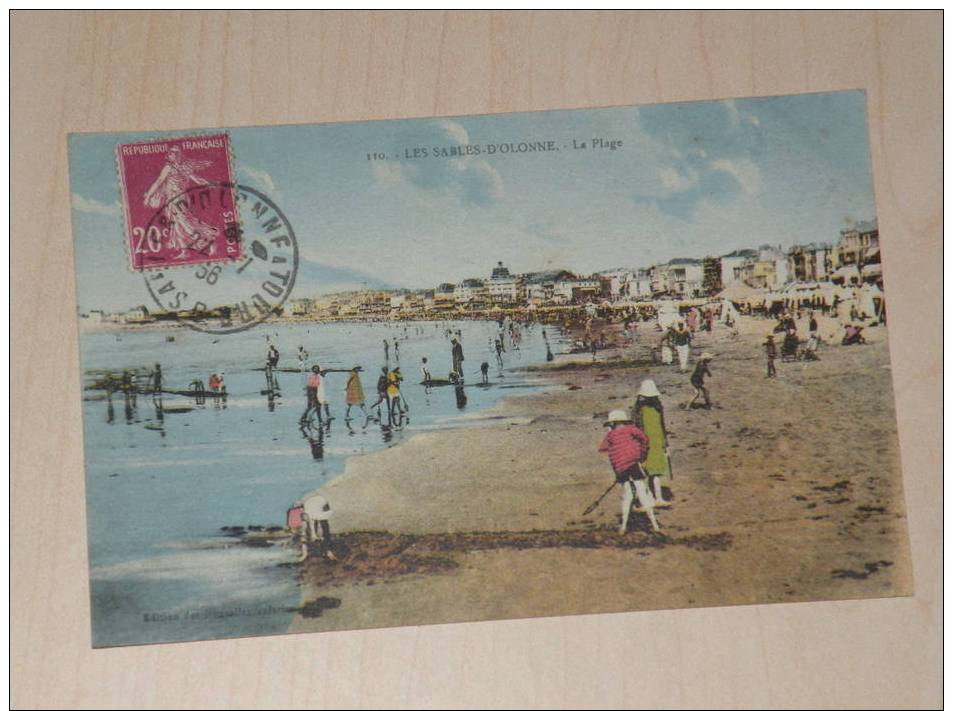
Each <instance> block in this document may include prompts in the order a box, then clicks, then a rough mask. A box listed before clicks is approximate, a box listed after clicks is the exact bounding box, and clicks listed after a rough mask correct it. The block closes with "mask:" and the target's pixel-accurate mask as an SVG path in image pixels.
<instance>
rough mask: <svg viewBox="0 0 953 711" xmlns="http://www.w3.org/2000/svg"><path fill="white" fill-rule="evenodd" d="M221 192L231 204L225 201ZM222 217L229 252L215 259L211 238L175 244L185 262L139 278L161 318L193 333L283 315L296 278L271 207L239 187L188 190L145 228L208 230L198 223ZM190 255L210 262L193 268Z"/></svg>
mask: <svg viewBox="0 0 953 711" xmlns="http://www.w3.org/2000/svg"><path fill="white" fill-rule="evenodd" d="M226 191H227V192H229V193H231V196H232V197H233V199H232V200H225V199H223V195H224V192H226ZM232 206H234V210H227V209H226V210H225V212H224V213H223V207H224V208H229V207H232ZM223 216H224V219H225V225H226V226H225V232H226V235H225V237H226V244H227V247H228V251H230V252H232V253H230V254H215V253H214V252H215V250H214V249H212V248H210V242H209V240H204V239H201V237H200V236H196V238H194V239H191V240H190V241H189V243H187V244H182V245H181V248H182V254H183V259H184V260H185V261H186V263H185V264H182V265H175V264H174V263H172V264H169V265H168V266H166V267H165V268H161V269H158V270H156V269H153V270H150V271H146V272H143V278H144V279H145V283H146V287H147V288H148V290H149V294H150V295H151V296H152V300H153V301H154V302H155V303H156V305H157V306H158V307H159V309H160V311H161V313H162V314H165V315H166V316H167V317H169V318H175V319H177V320H178V321H179V322H182V323H184V324H185V325H186V326H188V327H189V328H191V329H193V330H196V331H202V332H205V333H215V334H223V335H224V334H229V333H238V332H239V331H246V330H248V329H249V328H252V327H253V326H256V325H258V324H260V323H262V322H263V321H265V320H266V319H267V318H268V317H269V316H271V315H275V314H280V313H281V311H282V309H283V307H284V304H285V302H286V301H287V300H288V297H289V296H290V294H291V291H292V289H293V288H294V283H295V277H296V276H297V274H298V241H297V239H296V238H295V233H294V229H293V228H292V226H291V223H290V222H289V221H288V218H287V217H286V216H285V214H284V213H283V212H282V211H281V209H280V208H279V207H278V206H277V205H276V204H275V203H274V201H272V200H271V199H270V198H269V197H268V196H266V195H265V194H263V193H262V192H260V191H258V190H255V189H254V188H250V187H248V186H246V185H240V184H237V183H209V184H207V185H198V186H194V187H191V188H189V189H188V190H186V191H184V192H182V193H181V194H179V195H178V196H176V197H175V198H173V199H171V200H169V201H168V202H167V203H166V204H164V205H162V206H160V207H159V209H158V210H157V211H156V213H155V215H154V216H153V218H152V220H151V221H150V228H152V227H154V228H155V229H154V230H153V231H154V232H155V233H156V234H159V235H162V234H167V233H169V232H170V226H173V227H175V226H176V225H178V226H179V230H178V231H179V232H181V225H182V224H183V222H185V223H188V224H207V223H210V222H212V221H213V220H212V219H206V220H203V217H209V218H211V217H215V218H217V219H218V221H221V220H222V217H223ZM171 231H172V232H176V231H177V230H176V229H172V230H171ZM233 247H234V250H232V248H233ZM196 254H201V255H203V256H204V257H207V258H208V261H204V262H201V263H198V264H196V263H194V262H195V257H196Z"/></svg>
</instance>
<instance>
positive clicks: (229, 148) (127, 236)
mask: <svg viewBox="0 0 953 711" xmlns="http://www.w3.org/2000/svg"><path fill="white" fill-rule="evenodd" d="M214 136H224V137H225V143H226V149H225V160H226V162H227V164H228V165H227V167H228V182H229V183H230V184H231V185H232V186H233V187H232V191H233V193H234V191H235V187H234V186H236V185H237V182H236V180H235V164H236V162H235V153H234V147H233V143H232V134H231V133H230V132H229V131H228V129H223V128H219V129H202V130H199V131H196V132H189V133H182V134H177V135H169V136H156V137H155V138H149V139H146V140H142V141H130V142H128V143H121V142H120V143H117V144H116V145H115V146H114V147H113V159H114V160H115V162H116V178H117V181H118V184H119V198H120V199H119V206H120V211H119V212H120V218H121V224H120V228H121V229H120V232H121V234H122V241H123V250H124V251H125V254H126V268H127V269H128V270H129V272H130V273H132V274H143V273H145V272H150V271H153V272H154V271H162V270H164V269H188V268H190V267H194V266H195V265H196V264H199V263H200V264H211V263H220V264H228V263H231V262H237V261H239V260H240V259H241V257H242V255H243V254H244V249H243V244H242V235H243V233H244V230H243V225H242V216H241V210H239V209H238V198H237V195H234V194H233V201H234V203H235V208H236V209H235V217H236V220H237V222H238V256H237V257H227V258H226V257H220V258H218V259H206V260H204V261H203V262H189V263H187V264H156V265H150V266H146V265H143V266H142V267H140V268H138V269H136V266H135V262H134V260H133V258H132V250H131V247H130V243H131V241H132V238H131V230H130V215H129V213H128V210H127V209H126V205H127V202H126V201H127V200H128V197H129V196H128V193H127V191H126V176H125V174H124V173H123V169H122V160H121V159H120V156H119V147H120V146H135V145H143V144H147V143H159V142H162V141H178V140H183V139H187V138H212V137H214Z"/></svg>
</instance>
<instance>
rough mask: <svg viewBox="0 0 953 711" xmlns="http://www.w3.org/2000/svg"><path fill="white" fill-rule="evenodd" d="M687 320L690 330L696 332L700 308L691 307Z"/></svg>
mask: <svg viewBox="0 0 953 711" xmlns="http://www.w3.org/2000/svg"><path fill="white" fill-rule="evenodd" d="M685 320H686V321H687V322H688V330H689V332H691V333H695V328H696V327H697V326H698V309H696V308H695V307H694V306H692V308H691V309H689V311H688V315H687V316H686V317H685Z"/></svg>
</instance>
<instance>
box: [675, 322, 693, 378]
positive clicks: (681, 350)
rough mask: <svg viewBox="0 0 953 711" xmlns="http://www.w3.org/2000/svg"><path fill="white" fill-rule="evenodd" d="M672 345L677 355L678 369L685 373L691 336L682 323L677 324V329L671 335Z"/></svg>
mask: <svg viewBox="0 0 953 711" xmlns="http://www.w3.org/2000/svg"><path fill="white" fill-rule="evenodd" d="M672 343H673V344H674V345H675V352H676V353H677V354H678V369H679V370H680V371H682V372H683V373H685V372H687V371H688V352H689V348H690V347H691V343H692V334H691V333H689V332H688V331H687V330H686V329H685V323H684V322H682V321H679V322H678V328H677V329H676V330H675V332H674V333H673V334H672Z"/></svg>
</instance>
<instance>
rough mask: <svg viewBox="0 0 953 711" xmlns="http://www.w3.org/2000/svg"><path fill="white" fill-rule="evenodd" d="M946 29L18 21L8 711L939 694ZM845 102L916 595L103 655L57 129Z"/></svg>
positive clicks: (527, 20) (814, 17) (801, 19)
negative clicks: (871, 194)
mask: <svg viewBox="0 0 953 711" xmlns="http://www.w3.org/2000/svg"><path fill="white" fill-rule="evenodd" d="M941 25H942V15H941V14H939V13H937V12H919V13H890V14H871V13H852V12H850V13H847V12H842V13H773V12H765V13H742V12H728V13H719V14H705V13H688V12H684V13H669V14H665V13H628V14H626V13H614V12H601V13H579V14H564V13H544V14H532V13H489V14H487V13H410V14H386V13H371V14H367V13H350V14H348V13H335V14H308V13H285V12H282V13H249V12H235V13H223V12H201V13H183V12H169V13H140V12H127V13H107V12H100V13H67V12H47V13H41V12H14V13H13V14H12V17H11V27H10V30H11V41H12V54H11V81H12V87H11V90H12V105H11V129H12V156H11V159H12V173H11V190H12V206H11V209H12V227H13V231H12V246H11V250H12V284H11V289H12V290H11V309H12V334H11V338H12V350H11V368H12V392H11V396H12V399H11V406H12V416H11V437H12V441H11V452H12V472H11V473H12V488H11V509H12V511H11V513H12V524H11V535H12V542H11V545H12V548H11V595H12V599H11V604H12V622H11V627H12V685H13V689H12V701H13V705H14V708H40V707H50V708H59V707H91V706H103V707H109V708H113V707H117V708H119V707H128V706H133V707H143V708H146V707H148V708H152V707H175V708H179V707H181V708H186V707H189V708H192V707H196V708H197V707H239V708H241V707H252V706H253V707H272V706H280V707H326V706H331V707H333V706H349V707H354V706H360V707H371V708H378V707H380V706H387V707H393V706H401V707H403V706H412V705H417V706H428V707H432V706H479V707H484V706H488V707H510V706H530V707H552V706H558V707H564V706H587V707H590V706H592V707H595V706H598V707H609V706H612V707H616V706H658V705H661V706H733V707H734V706H765V707H781V706H784V707H791V706H798V705H802V704H803V705H806V706H811V707H814V706H823V707H831V706H865V707H869V706H877V707H891V706H899V707H909V706H921V707H922V706H935V705H937V704H939V703H940V701H939V699H940V696H939V694H940V655H941V633H940V624H939V623H940V613H941V596H940V593H941V580H940V565H939V563H940V534H941V525H942V518H941V507H940V502H941V488H940V486H941V475H940V458H941V453H942V444H941V440H940V415H941V412H940V397H939V392H940V382H941V375H942V365H941V360H940V353H941V348H940V334H941V329H940V324H941V323H942V321H941V311H940V309H941V306H940V303H941V301H940V295H941V292H940V288H941V286H940V285H941V263H940V259H939V256H940V247H941V229H942V228H941V214H942V213H941V177H942V176H941V144H942V132H941V131H942V129H941V116H942V106H941V93H942V92H941V83H940V77H941V53H942V45H941V36H942V26H941ZM853 88H863V89H866V91H867V98H868V102H869V112H870V136H871V150H872V157H873V166H874V179H875V189H876V196H877V208H878V216H879V221H880V230H881V244H882V253H883V259H884V280H885V285H886V291H887V294H888V299H889V301H890V346H891V356H892V359H893V375H894V385H895V389H896V400H897V411H898V417H899V427H900V440H901V450H902V456H903V467H904V485H905V489H906V500H907V511H908V515H909V523H910V535H911V544H912V546H913V562H914V572H915V576H916V578H915V581H916V582H915V584H916V595H915V597H912V598H901V599H892V600H863V601H848V602H843V601H842V602H833V603H809V604H797V605H772V606H748V607H734V608H720V609H694V610H682V611H670V612H668V611H667V612H647V613H628V614H618V615H605V616H583V617H566V618H556V619H537V620H525V621H510V622H498V623H479V624H461V625H437V626H430V627H412V628H402V629H390V630H375V631H363V632H347V633H329V634H310V635H294V636H276V637H268V638H257V639H244V640H238V641H219V642H199V643H188V644H175V645H160V646H147V647H130V648H124V649H108V650H97V651H94V650H92V649H91V647H90V627H89V604H88V577H87V568H86V564H87V559H86V535H85V529H86V520H85V507H84V484H83V448H82V436H81V433H82V429H81V422H80V394H79V382H78V378H77V376H76V372H77V363H78V352H77V324H76V305H75V297H74V279H73V253H72V236H71V231H70V192H69V185H68V178H67V154H66V135H67V133H68V132H72V131H116V130H126V129H128V130H147V129H160V130H161V129H173V128H189V127H197V128H198V127H215V126H242V125H255V124H272V123H297V122H321V121H346V120H360V119H371V118H397V117H419V116H440V115H448V114H468V113H487V112H503V111H514V110H536V109H556V108H575V107H595V106H610V105H620V104H638V103H653V102H668V101H676V100H686V99H713V98H726V97H737V96H755V95H768V94H784V93H797V92H813V91H827V90H835V89H853ZM768 239H769V236H768V235H765V241H768Z"/></svg>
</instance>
